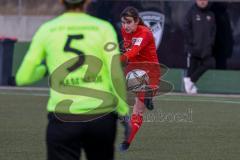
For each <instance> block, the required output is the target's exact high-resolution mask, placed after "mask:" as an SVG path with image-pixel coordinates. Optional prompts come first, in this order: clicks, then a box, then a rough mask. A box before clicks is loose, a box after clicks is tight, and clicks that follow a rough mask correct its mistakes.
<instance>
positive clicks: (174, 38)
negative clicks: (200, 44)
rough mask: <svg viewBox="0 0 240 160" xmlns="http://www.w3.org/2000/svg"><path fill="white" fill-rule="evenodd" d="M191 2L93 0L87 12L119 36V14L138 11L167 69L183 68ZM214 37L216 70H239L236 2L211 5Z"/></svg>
mask: <svg viewBox="0 0 240 160" xmlns="http://www.w3.org/2000/svg"><path fill="white" fill-rule="evenodd" d="M193 3H194V1H125V0H124V1H109V0H101V1H99V0H95V1H93V3H92V5H91V6H90V8H89V12H90V13H91V14H93V15H95V16H97V17H100V18H103V19H105V20H107V21H109V22H111V23H112V24H113V25H114V27H115V28H116V30H117V31H118V34H119V40H120V41H121V35H120V32H119V31H120V27H121V23H120V17H119V16H120V13H121V11H122V10H123V9H124V8H125V7H127V6H134V7H136V8H137V9H138V10H139V11H140V15H141V17H142V18H143V20H144V22H145V23H146V24H147V25H149V26H150V27H151V28H152V31H153V33H154V37H155V41H156V46H157V47H158V57H159V60H160V62H161V63H162V64H165V65H167V66H168V67H171V68H186V59H187V57H186V56H187V55H186V54H185V53H184V37H183V32H182V27H183V21H184V18H185V15H186V13H187V11H188V10H189V8H190V7H191V6H192V5H193ZM211 9H212V11H213V12H214V13H215V16H216V21H217V22H216V23H217V35H216V42H215V46H214V53H213V55H214V56H215V59H216V64H217V66H216V68H217V69H240V2H212V3H211Z"/></svg>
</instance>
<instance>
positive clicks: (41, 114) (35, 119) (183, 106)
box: [0, 88, 240, 160]
mask: <svg viewBox="0 0 240 160" xmlns="http://www.w3.org/2000/svg"><path fill="white" fill-rule="evenodd" d="M47 98H48V94H47V91H46V90H39V89H38V90H36V89H24V90H19V89H8V88H1V89H0V160H16V159H17V160H45V159H46V156H45V154H46V152H45V140H44V135H45V127H46V124H47V119H46V109H45V108H46V107H45V106H46V103H47ZM154 102H155V110H154V111H151V112H147V113H146V115H145V116H144V121H145V123H144V124H143V126H142V128H141V130H140V132H139V133H138V135H137V137H136V139H135V141H134V142H133V144H132V146H131V148H130V150H129V151H128V152H126V153H119V152H118V151H116V159H117V160H239V157H240V96H231V95H228V96H227V95H221V96H219V95H198V96H186V95H184V94H169V95H164V96H160V97H158V98H156V99H155V101H154ZM121 138H122V127H121V126H120V125H119V131H118V138H117V143H116V144H117V145H118V144H119V143H120V140H121ZM116 147H118V146H116ZM83 159H84V158H83Z"/></svg>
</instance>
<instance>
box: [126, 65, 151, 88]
mask: <svg viewBox="0 0 240 160" xmlns="http://www.w3.org/2000/svg"><path fill="white" fill-rule="evenodd" d="M126 81H127V89H128V90H129V91H135V92H137V91H140V90H142V89H143V88H144V87H145V86H146V85H148V84H149V76H148V74H147V72H146V71H144V70H141V69H134V70H132V71H130V72H128V74H127V75H126Z"/></svg>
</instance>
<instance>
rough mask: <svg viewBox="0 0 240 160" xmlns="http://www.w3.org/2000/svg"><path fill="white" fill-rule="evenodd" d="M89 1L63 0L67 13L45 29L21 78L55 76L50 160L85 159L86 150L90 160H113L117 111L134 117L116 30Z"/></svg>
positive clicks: (49, 132) (19, 80) (30, 80)
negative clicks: (88, 11) (127, 98)
mask: <svg viewBox="0 0 240 160" xmlns="http://www.w3.org/2000/svg"><path fill="white" fill-rule="evenodd" d="M88 1H89V0H62V4H63V5H64V6H65V8H66V12H65V13H63V14H62V15H60V16H58V17H57V18H55V19H53V20H51V21H48V22H46V23H45V24H43V25H42V26H41V27H40V28H39V30H38V31H37V33H36V34H35V36H34V38H33V40H32V43H31V46H30V48H29V50H28V52H27V54H26V56H25V58H24V61H23V63H22V65H21V67H20V69H19V71H18V73H17V75H16V83H17V85H18V86H22V85H27V84H32V83H33V82H36V81H37V80H40V79H41V78H42V77H44V75H45V73H46V70H48V71H49V73H50V83H49V84H50V87H51V88H50V97H49V101H48V106H47V110H48V127H47V135H46V142H47V156H48V160H79V159H80V156H81V150H84V151H85V153H86V156H87V159H88V160H97V159H98V160H113V159H114V141H115V135H116V121H117V116H116V114H115V113H114V111H117V113H118V114H120V115H125V114H128V105H127V103H126V101H125V100H124V97H125V96H126V94H125V93H126V92H125V90H126V89H125V82H124V76H123V72H122V67H121V63H120V60H119V57H118V56H116V55H119V53H120V51H119V49H118V47H117V36H116V32H115V30H114V29H113V27H112V25H111V24H109V23H108V22H106V21H103V20H100V19H98V18H95V17H92V16H90V15H88V14H86V13H84V10H85V8H86V7H87V4H88ZM115 57H116V58H115ZM43 61H46V66H45V65H43V64H42V62H43ZM112 63H114V72H113V71H112V67H111V66H112ZM112 73H113V74H114V73H117V75H119V76H117V75H116V76H114V77H113V76H112ZM112 79H114V80H115V81H117V83H118V85H119V86H120V88H117V87H116V86H114V81H112ZM119 83H120V84H119ZM121 88H122V90H121Z"/></svg>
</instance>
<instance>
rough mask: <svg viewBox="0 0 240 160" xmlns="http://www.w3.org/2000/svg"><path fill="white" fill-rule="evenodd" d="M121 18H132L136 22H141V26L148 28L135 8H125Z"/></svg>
mask: <svg viewBox="0 0 240 160" xmlns="http://www.w3.org/2000/svg"><path fill="white" fill-rule="evenodd" d="M120 17H121V18H126V17H132V18H133V19H134V21H135V22H137V21H139V23H138V24H139V25H143V26H146V25H145V24H144V22H143V20H142V18H141V17H140V16H139V12H138V10H137V9H136V8H134V7H131V6H129V7H127V8H125V9H124V10H123V11H122V13H121V14H120Z"/></svg>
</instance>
